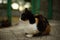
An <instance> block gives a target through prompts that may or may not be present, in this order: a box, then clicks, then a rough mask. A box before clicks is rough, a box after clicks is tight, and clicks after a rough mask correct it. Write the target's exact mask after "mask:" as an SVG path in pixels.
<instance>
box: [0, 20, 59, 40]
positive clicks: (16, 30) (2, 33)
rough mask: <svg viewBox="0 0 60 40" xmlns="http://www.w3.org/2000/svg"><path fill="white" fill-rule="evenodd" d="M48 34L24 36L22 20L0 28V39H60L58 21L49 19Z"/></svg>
mask: <svg viewBox="0 0 60 40" xmlns="http://www.w3.org/2000/svg"><path fill="white" fill-rule="evenodd" d="M49 23H50V25H51V32H50V35H47V36H40V37H32V38H26V37H25V36H24V31H23V28H24V26H22V25H23V23H22V22H20V23H19V24H18V25H15V26H11V27H9V28H0V40H60V21H55V20H50V21H49Z"/></svg>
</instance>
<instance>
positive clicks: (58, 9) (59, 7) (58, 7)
mask: <svg viewBox="0 0 60 40" xmlns="http://www.w3.org/2000/svg"><path fill="white" fill-rule="evenodd" d="M40 13H41V14H42V15H44V16H45V17H46V18H47V17H48V16H47V14H48V1H47V0H41V10H40ZM6 14H7V10H5V9H0V16H6ZM19 15H20V12H19V11H14V10H13V11H12V16H19ZM53 19H54V20H60V0H53Z"/></svg>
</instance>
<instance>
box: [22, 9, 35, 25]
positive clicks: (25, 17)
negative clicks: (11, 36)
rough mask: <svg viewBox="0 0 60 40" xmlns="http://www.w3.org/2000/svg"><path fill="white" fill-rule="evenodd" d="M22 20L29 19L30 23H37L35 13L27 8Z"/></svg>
mask: <svg viewBox="0 0 60 40" xmlns="http://www.w3.org/2000/svg"><path fill="white" fill-rule="evenodd" d="M21 20H23V21H26V20H29V22H30V24H34V23H35V17H34V15H33V14H32V13H31V12H30V11H29V10H28V9H27V8H26V9H25V12H24V13H23V14H22V15H21Z"/></svg>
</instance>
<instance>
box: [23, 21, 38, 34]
mask: <svg viewBox="0 0 60 40" xmlns="http://www.w3.org/2000/svg"><path fill="white" fill-rule="evenodd" d="M23 23H24V24H23V25H24V27H25V28H24V32H25V33H38V30H37V27H36V26H37V24H36V23H34V24H30V23H29V21H23Z"/></svg>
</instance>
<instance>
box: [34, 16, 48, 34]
mask: <svg viewBox="0 0 60 40" xmlns="http://www.w3.org/2000/svg"><path fill="white" fill-rule="evenodd" d="M35 18H38V21H39V22H38V24H37V28H38V30H39V31H40V32H41V33H42V32H44V31H45V29H46V27H47V24H49V23H48V21H47V19H46V18H45V17H43V16H42V15H37V16H35Z"/></svg>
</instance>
